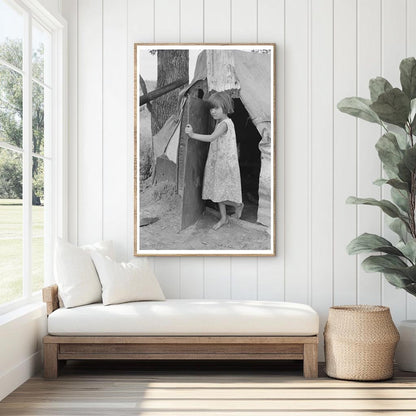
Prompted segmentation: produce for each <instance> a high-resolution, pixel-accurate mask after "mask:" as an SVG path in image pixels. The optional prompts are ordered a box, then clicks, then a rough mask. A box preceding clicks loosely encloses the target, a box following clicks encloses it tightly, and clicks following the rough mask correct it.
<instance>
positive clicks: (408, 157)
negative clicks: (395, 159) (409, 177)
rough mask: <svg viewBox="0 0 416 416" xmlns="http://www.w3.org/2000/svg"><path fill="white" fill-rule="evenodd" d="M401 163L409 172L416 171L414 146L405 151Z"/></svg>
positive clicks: (415, 150)
mask: <svg viewBox="0 0 416 416" xmlns="http://www.w3.org/2000/svg"><path fill="white" fill-rule="evenodd" d="M403 162H404V164H405V165H406V167H407V168H408V169H409V170H410V171H411V172H413V171H414V170H415V169H416V146H414V147H410V148H409V149H407V150H406V151H405V153H404V158H403Z"/></svg>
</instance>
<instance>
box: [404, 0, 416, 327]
mask: <svg viewBox="0 0 416 416" xmlns="http://www.w3.org/2000/svg"><path fill="white" fill-rule="evenodd" d="M406 6H407V12H406V14H407V16H406V18H407V21H406V29H407V41H406V45H407V50H406V57H409V56H413V57H416V25H415V24H414V16H416V2H415V1H414V0H407V4H406ZM406 296H407V314H406V318H407V319H416V297H415V296H412V295H409V294H407V295H406Z"/></svg>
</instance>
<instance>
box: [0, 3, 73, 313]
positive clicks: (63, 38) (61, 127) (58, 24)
mask: <svg viewBox="0 0 416 416" xmlns="http://www.w3.org/2000/svg"><path fill="white" fill-rule="evenodd" d="M15 2H16V4H17V5H18V6H20V7H22V8H23V9H25V11H27V12H29V20H30V22H31V17H33V18H35V19H36V20H38V21H39V22H40V23H41V24H42V25H44V26H45V27H46V28H47V29H48V30H49V31H50V32H51V57H52V70H51V86H52V97H51V111H52V128H51V138H52V140H51V157H52V178H51V189H52V198H51V201H50V205H51V207H50V208H51V212H52V213H53V215H52V217H53V221H52V223H51V224H50V225H47V224H45V227H47V226H48V227H50V230H49V233H50V237H51V238H50V239H49V241H50V244H49V247H47V246H45V256H48V257H49V259H50V260H51V261H49V262H47V263H45V265H46V264H47V265H48V266H49V267H48V269H46V268H45V286H47V285H49V284H52V283H53V282H54V273H53V266H52V264H53V254H54V253H53V251H54V242H55V241H56V239H57V237H60V238H64V239H66V238H67V237H68V172H67V170H68V162H67V155H68V139H67V137H68V135H67V131H68V116H67V114H68V87H67V85H68V69H67V68H68V60H67V56H68V34H67V32H68V29H67V22H66V20H65V19H63V18H62V17H61V16H57V15H55V14H54V13H52V12H50V11H49V10H47V9H45V7H44V6H43V5H42V4H41V3H40V2H39V1H37V0H15ZM30 22H29V25H27V24H25V35H24V36H25V38H24V40H25V42H24V45H25V47H27V45H28V44H30V43H31V42H28V41H30V37H31V30H28V31H26V28H29V29H30V27H31V23H30ZM27 32H29V33H27ZM29 61H30V62H26V63H25V64H24V65H25V67H24V68H23V70H24V71H27V73H28V74H31V65H32V63H31V60H29ZM28 79H29V78H28V77H26V79H24V81H23V82H24V88H26V89H27V90H26V91H28V92H29V97H30V96H31V91H32V81H31V77H30V80H29V82H28ZM25 83H28V84H29V85H25ZM29 102H31V100H30V101H29ZM26 104H27V102H26ZM31 111H32V109H31V108H24V118H25V117H28V120H26V122H25V121H24V123H23V124H24V132H23V141H25V140H26V141H27V140H29V141H31V125H32V120H31ZM29 115H30V116H29ZM28 127H30V129H29V128H28ZM25 130H26V131H25ZM25 133H26V134H25ZM23 148H24V151H23V157H24V158H26V161H27V160H28V158H30V161H27V163H30V165H31V163H32V152H31V149H32V146H31V145H30V146H23ZM27 172H29V173H30V178H29V174H27V175H26V176H27V177H23V185H24V189H25V190H26V192H30V193H31V188H32V177H31V169H30V170H27ZM29 202H31V198H29ZM31 209H32V207H31V203H30V204H28V203H27V198H26V205H24V206H23V216H24V221H27V222H28V226H27V227H26V232H27V233H28V234H29V235H26V234H25V235H24V243H23V244H26V245H28V246H25V247H24V253H25V262H24V264H25V266H24V267H25V268H26V269H29V270H24V273H26V276H28V275H30V274H31V259H32V256H31V252H30V245H31V235H30V233H31ZM29 280H31V279H29ZM26 283H27V282H26ZM39 300H40V291H39V292H36V293H33V294H32V292H31V287H30V285H29V286H28V285H26V290H25V292H24V293H23V298H20V299H16V300H14V301H11V302H8V303H6V304H4V305H1V306H0V314H4V313H7V312H10V311H12V310H16V309H18V308H21V307H22V306H25V305H27V304H29V303H33V302H39Z"/></svg>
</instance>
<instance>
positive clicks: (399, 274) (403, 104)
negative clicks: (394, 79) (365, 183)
mask: <svg viewBox="0 0 416 416" xmlns="http://www.w3.org/2000/svg"><path fill="white" fill-rule="evenodd" d="M400 83H401V89H400V88H394V87H393V86H392V85H391V84H390V83H389V81H387V80H386V79H384V78H382V77H377V78H374V79H371V80H370V82H369V89H370V99H365V98H360V97H348V98H344V99H343V100H341V101H340V102H339V103H338V109H339V110H340V111H342V112H344V113H347V114H350V115H352V116H354V117H357V118H361V119H363V120H366V121H369V122H370V123H376V124H379V125H380V126H381V127H382V128H383V135H382V136H381V137H380V139H379V140H378V142H377V144H376V146H375V147H376V150H377V153H378V156H379V158H380V160H381V162H382V166H383V170H384V173H385V178H381V179H377V180H376V181H375V182H374V184H375V185H377V186H385V185H388V186H389V187H390V192H391V200H387V199H382V200H380V201H379V200H376V199H374V198H357V197H354V196H350V197H349V198H348V199H347V203H349V204H361V205H371V206H375V207H379V208H380V209H381V210H382V211H383V212H384V213H385V214H386V215H387V216H389V217H390V223H389V227H390V229H391V230H392V231H393V232H394V233H395V234H397V236H398V240H399V242H398V243H397V244H392V243H391V242H390V241H388V240H387V239H385V238H384V237H381V236H378V235H376V234H369V233H364V234H361V235H360V236H358V237H357V238H355V239H354V240H352V241H351V242H350V243H349V244H348V246H347V251H348V253H349V254H359V253H373V254H372V255H370V256H369V257H367V258H366V259H365V260H364V261H363V262H362V264H361V265H362V267H363V269H364V270H365V271H367V272H380V273H383V275H384V277H385V278H386V280H387V281H388V282H389V283H391V284H392V285H393V286H396V287H398V288H401V289H404V290H405V291H407V292H408V293H411V294H412V295H414V296H416V221H415V206H416V205H415V203H416V145H415V136H416V59H415V58H406V59H403V60H402V62H401V63H400Z"/></svg>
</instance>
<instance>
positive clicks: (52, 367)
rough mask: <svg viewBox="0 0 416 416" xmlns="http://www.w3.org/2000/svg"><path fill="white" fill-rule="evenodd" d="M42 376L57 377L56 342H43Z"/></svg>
mask: <svg viewBox="0 0 416 416" xmlns="http://www.w3.org/2000/svg"><path fill="white" fill-rule="evenodd" d="M43 377H45V378H58V344H46V343H44V344H43Z"/></svg>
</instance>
